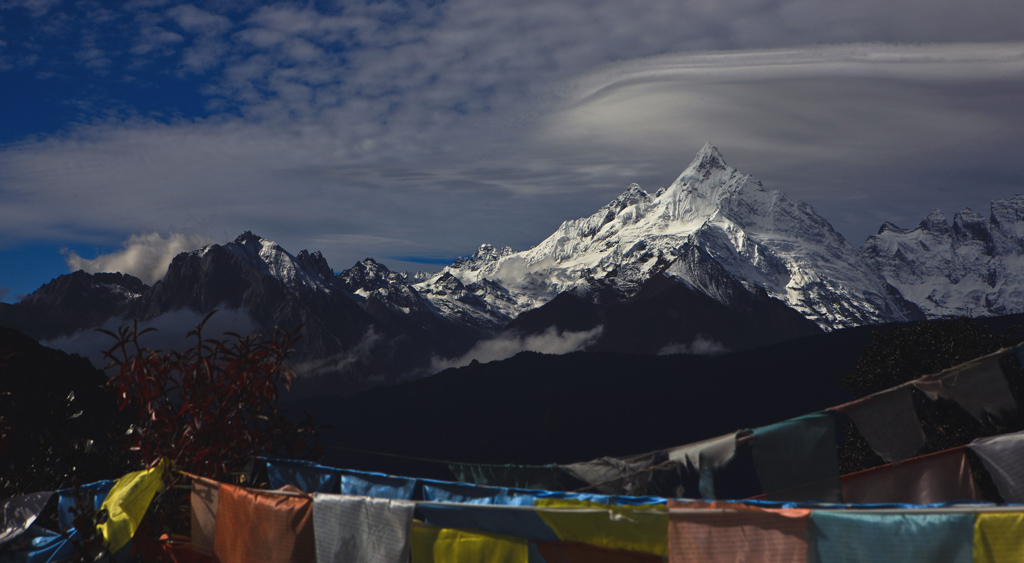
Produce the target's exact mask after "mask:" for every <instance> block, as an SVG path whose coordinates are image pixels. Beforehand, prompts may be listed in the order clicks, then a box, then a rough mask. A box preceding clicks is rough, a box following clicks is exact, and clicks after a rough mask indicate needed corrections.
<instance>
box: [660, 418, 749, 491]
mask: <svg viewBox="0 0 1024 563" xmlns="http://www.w3.org/2000/svg"><path fill="white" fill-rule="evenodd" d="M737 434H738V433H737V432H732V433H730V434H725V435H722V436H719V437H717V438H711V439H710V440H704V441H701V442H696V443H693V444H687V445H685V446H680V447H678V448H674V449H672V450H669V452H668V458H669V459H670V460H673V461H678V462H680V463H681V464H683V465H684V466H685V467H686V468H687V469H689V470H691V471H695V472H697V473H699V474H700V482H699V485H698V486H699V488H700V495H701V497H702V498H705V499H713V498H716V497H715V484H714V476H713V473H712V470H713V469H717V468H719V467H722V466H724V465H725V464H727V463H729V462H730V461H732V459H733V458H734V457H735V456H736V435H737Z"/></svg>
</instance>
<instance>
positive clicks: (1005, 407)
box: [913, 355, 1017, 422]
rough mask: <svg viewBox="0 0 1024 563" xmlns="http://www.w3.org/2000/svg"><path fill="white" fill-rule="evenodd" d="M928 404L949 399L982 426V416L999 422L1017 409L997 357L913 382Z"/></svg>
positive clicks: (975, 361)
mask: <svg viewBox="0 0 1024 563" xmlns="http://www.w3.org/2000/svg"><path fill="white" fill-rule="evenodd" d="M913 384H914V387H917V388H918V389H920V390H921V392H923V393H924V394H925V395H927V396H928V398H929V399H931V400H933V401H934V400H937V399H939V398H942V399H952V400H954V401H956V402H957V404H959V405H960V406H961V407H962V408H963V409H964V410H966V411H967V412H969V413H971V416H973V417H974V418H976V419H978V420H980V421H981V422H986V420H987V419H986V417H985V413H986V412H987V413H989V414H991V415H992V416H994V417H996V418H1003V417H1005V416H1006V415H1008V414H1010V413H1012V412H1013V411H1014V410H1016V408H1017V404H1016V402H1015V401H1014V399H1013V394H1012V393H1011V392H1010V387H1009V385H1007V383H1006V376H1004V375H1003V370H1002V368H1000V367H999V356H998V355H996V356H988V357H984V358H979V359H977V360H973V361H970V362H967V363H964V364H960V365H958V366H956V367H953V368H950V369H947V370H945V371H942V372H940V373H938V374H935V375H933V376H930V377H924V378H921V379H918V380H915V381H914V382H913Z"/></svg>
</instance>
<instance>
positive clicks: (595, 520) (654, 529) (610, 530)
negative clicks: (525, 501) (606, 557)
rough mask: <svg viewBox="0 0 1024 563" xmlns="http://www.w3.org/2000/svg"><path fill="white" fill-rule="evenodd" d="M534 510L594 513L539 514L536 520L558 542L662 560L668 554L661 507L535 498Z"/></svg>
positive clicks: (548, 512) (662, 506) (663, 515)
mask: <svg viewBox="0 0 1024 563" xmlns="http://www.w3.org/2000/svg"><path fill="white" fill-rule="evenodd" d="M534 505H535V506H537V507H538V508H589V509H597V510H583V511H566V510H562V511H552V510H541V511H540V517H541V519H543V520H544V522H545V523H546V524H547V525H548V526H549V527H550V528H551V529H552V530H553V531H554V532H555V534H556V535H557V536H558V539H560V540H562V541H573V542H579V543H584V544H587V545H592V546H595V547H601V548H606V549H621V550H626V551H636V552H640V553H649V554H652V555H659V556H664V555H667V554H668V539H667V537H666V535H665V530H666V528H667V526H668V511H667V510H666V506H665V505H664V504H661V505H639V506H611V505H607V504H599V503H596V502H594V501H589V500H577V499H559V498H538V499H536V500H535V501H534Z"/></svg>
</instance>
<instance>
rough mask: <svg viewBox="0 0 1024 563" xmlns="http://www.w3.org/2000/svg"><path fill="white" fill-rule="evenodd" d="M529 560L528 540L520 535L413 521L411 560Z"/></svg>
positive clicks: (489, 562)
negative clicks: (488, 532)
mask: <svg viewBox="0 0 1024 563" xmlns="http://www.w3.org/2000/svg"><path fill="white" fill-rule="evenodd" d="M458 561H467V562H469V561H473V562H477V561H479V562H481V563H483V562H487V563H528V561H529V542H528V541H526V540H524V539H522V538H514V537H511V536H502V535H498V534H484V533H477V532H469V531H466V530H454V529H450V528H437V527H435V526H430V525H428V524H421V523H419V522H413V525H412V563H454V562H458Z"/></svg>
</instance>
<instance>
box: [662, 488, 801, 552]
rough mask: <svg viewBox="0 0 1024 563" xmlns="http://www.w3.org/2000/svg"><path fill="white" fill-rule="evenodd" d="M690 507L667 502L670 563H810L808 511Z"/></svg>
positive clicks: (736, 507)
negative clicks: (763, 562) (736, 562)
mask: <svg viewBox="0 0 1024 563" xmlns="http://www.w3.org/2000/svg"><path fill="white" fill-rule="evenodd" d="M692 507H693V504H692V503H680V502H678V501H673V500H670V501H669V502H668V508H669V528H668V544H669V556H668V560H669V563H720V562H721V563H731V562H734V561H771V562H772V563H805V562H806V561H807V538H806V531H807V525H808V522H809V520H810V515H811V511H810V510H807V509H760V508H754V507H746V506H743V505H735V506H734V507H733V508H731V509H729V510H719V509H693V508H692ZM680 509H686V510H680Z"/></svg>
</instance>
